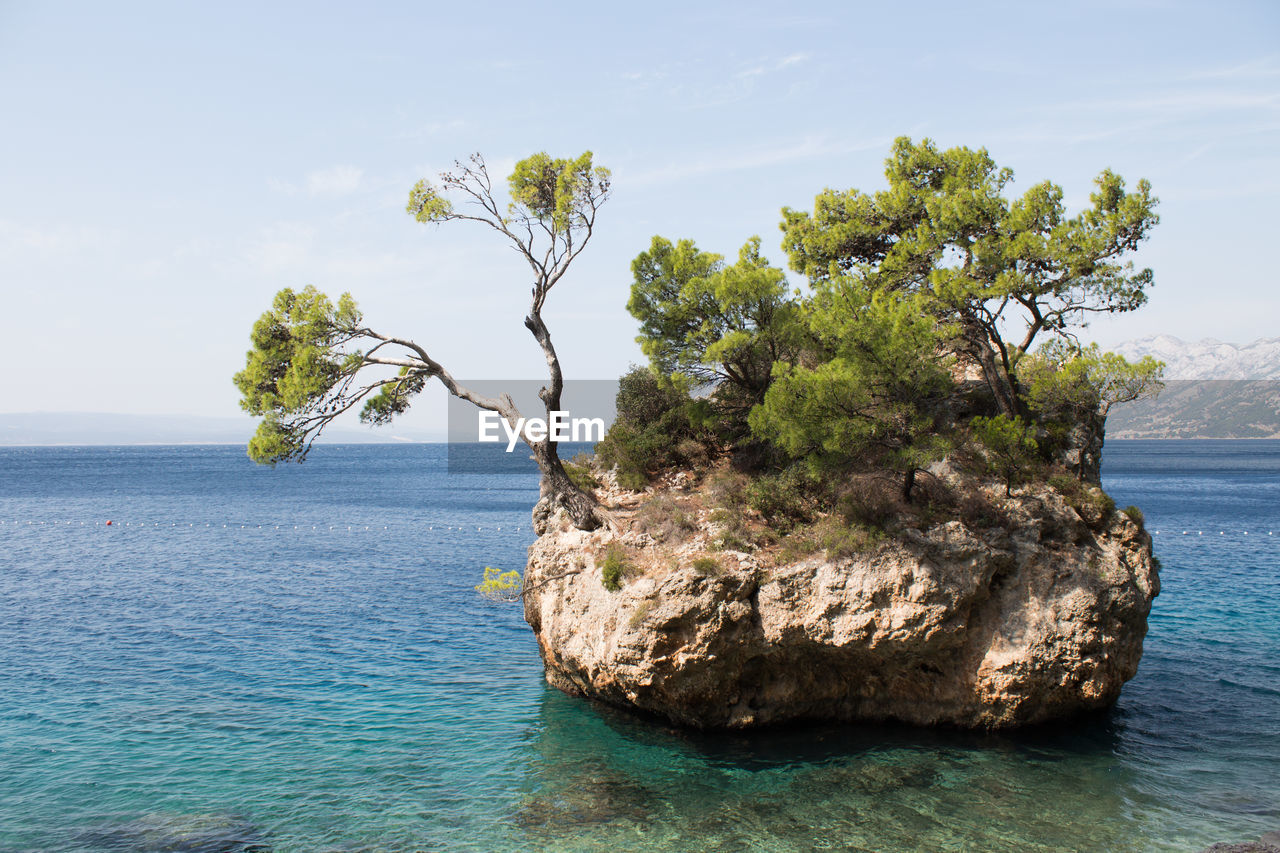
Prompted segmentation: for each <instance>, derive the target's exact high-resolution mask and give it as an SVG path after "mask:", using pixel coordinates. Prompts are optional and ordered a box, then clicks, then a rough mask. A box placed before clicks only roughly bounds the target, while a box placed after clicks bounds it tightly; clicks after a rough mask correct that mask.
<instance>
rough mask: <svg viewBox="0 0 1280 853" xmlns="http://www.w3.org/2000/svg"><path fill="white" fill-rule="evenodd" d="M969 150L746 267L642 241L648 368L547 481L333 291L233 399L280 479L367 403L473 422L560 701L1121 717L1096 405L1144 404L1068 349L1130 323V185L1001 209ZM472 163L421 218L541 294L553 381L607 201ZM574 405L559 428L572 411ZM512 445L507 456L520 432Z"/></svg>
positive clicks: (380, 409)
mask: <svg viewBox="0 0 1280 853" xmlns="http://www.w3.org/2000/svg"><path fill="white" fill-rule="evenodd" d="M1012 176H1013V173H1012V171H1011V170H1009V169H1007V168H1000V167H998V166H997V165H996V164H995V162H994V161H993V160H992V159H991V157H990V156H989V155H988V154H987V152H986V151H985V150H981V149H979V150H976V151H975V150H971V149H968V148H951V149H946V150H943V149H940V148H938V147H937V146H936V145H935V144H934V143H933V142H931V141H930V140H927V139H926V140H922V141H921V142H919V143H916V142H913V141H912V140H910V139H908V138H905V137H903V138H900V139H898V140H896V141H895V142H894V144H893V147H892V149H891V151H890V155H889V157H888V159H887V160H886V161H885V178H886V181H887V188H886V189H883V190H879V191H876V192H872V193H865V192H862V191H860V190H856V189H851V190H848V191H844V192H839V191H835V190H830V189H828V190H824V191H823V192H822V193H821V194H819V195H818V196H817V198H816V200H815V203H814V207H813V211H812V212H811V213H810V212H807V211H797V210H793V209H790V208H783V210H782V223H781V228H782V232H783V242H782V248H783V250H784V251H785V252H786V254H787V258H788V262H789V266H790V267H791V269H792V270H793V271H794V272H796V273H799V274H801V275H803V276H804V279H805V281H806V282H807V286H806V287H805V288H801V289H797V288H793V287H792V286H791V285H790V284H788V282H787V278H786V272H785V271H784V270H782V269H780V268H778V267H775V266H772V265H771V264H770V263H769V261H768V260H767V259H766V258H765V257H764V256H763V254H762V251H761V245H762V242H761V240H760V238H759V237H752V238H750V239H748V240H747V241H746V243H745V244H744V245H743V246H742V248H741V250H740V252H739V254H738V259H737V261H736V263H732V264H728V263H726V262H725V260H724V259H723V258H722V257H721V256H720V255H717V254H714V253H710V252H705V251H702V250H701V249H699V248H698V247H697V246H696V245H695V244H694V242H693V241H692V240H678V241H675V242H672V241H669V240H666V239H664V238H662V237H660V236H658V237H654V238H653V240H652V244H651V246H650V248H649V249H648V250H647V251H645V252H642V253H641V254H640V255H639V256H638V257H637V258H636V259H635V260H634V261H633V262H632V266H631V269H632V273H633V276H634V279H633V284H632V287H631V294H630V299H629V301H628V303H627V309H628V311H630V313H631V314H632V315H633V316H634V317H635V318H636V319H637V321H638V322H639V327H640V329H639V332H640V333H639V336H638V338H637V340H638V341H639V342H640V344H641V347H642V349H643V351H644V353H645V355H646V356H647V357H648V360H649V364H648V365H646V366H644V367H638V368H636V369H634V370H632V371H631V372H630V373H628V374H627V375H626V376H624V377H622V380H621V382H620V386H619V391H618V395H617V415H618V417H617V420H616V421H615V422H614V424H613V426H612V427H611V428H610V430H609V432H608V434H607V435H606V436H605V437H604V440H603V441H601V442H600V443H599V444H598V445H597V447H596V451H597V452H596V457H595V458H594V459H592V460H586V461H579V462H576V463H565V462H564V461H563V460H562V459H561V458H560V456H559V450H558V447H557V444H556V441H555V439H554V438H553V437H552V436H551V435H550V434H549V433H548V432H547V431H545V430H544V431H542V432H540V433H537V434H535V433H534V432H533V430H532V429H528V428H526V427H525V426H524V425H526V424H527V423H529V422H530V421H529V420H528V419H526V418H525V417H524V413H522V412H521V411H520V409H519V408H518V407H517V406H516V403H515V401H514V400H513V398H512V397H511V395H510V394H509V393H499V394H496V395H494V396H489V395H486V394H483V393H480V392H479V391H478V390H477V389H475V388H471V387H468V386H467V385H465V384H463V383H460V382H459V381H458V380H457V379H455V377H454V376H453V375H452V374H451V373H450V372H449V371H448V370H447V369H446V368H445V367H444V365H443V364H442V363H441V362H439V361H437V360H436V359H435V358H433V357H432V356H431V354H430V353H429V352H428V350H427V348H426V347H425V346H423V345H421V344H419V343H417V342H415V341H414V340H412V339H409V338H405V337H401V336H399V335H394V334H388V333H386V332H383V331H379V330H376V329H374V328H372V327H371V326H368V325H366V323H365V321H364V318H363V315H362V314H361V312H360V311H359V309H358V308H357V306H356V303H355V300H354V299H353V298H352V297H351V296H350V294H343V295H342V296H340V297H339V298H338V299H337V300H336V301H334V300H331V299H329V297H327V296H326V295H325V294H323V293H321V292H319V291H318V290H316V289H314V288H311V287H308V288H306V289H304V290H302V291H300V292H295V291H293V290H292V289H289V288H286V289H284V290H282V291H280V292H279V293H278V294H277V295H276V298H275V300H274V301H273V303H272V307H271V309H270V310H268V311H267V312H265V313H264V314H263V315H262V316H261V317H260V318H259V319H258V321H257V322H256V323H255V325H254V329H253V334H252V342H253V348H252V349H251V350H250V351H249V352H248V353H247V355H246V362H245V368H244V370H242V371H241V372H239V373H237V374H236V376H235V382H236V385H237V387H238V388H239V389H240V391H241V394H242V401H241V402H242V405H243V407H244V408H245V409H246V410H247V411H249V412H251V413H253V414H255V415H260V416H262V421H261V422H260V423H259V426H258V431H257V433H256V434H255V436H254V438H253V439H252V440H251V441H250V443H249V454H250V456H251V457H252V458H254V459H255V460H257V461H259V462H263V463H266V464H275V463H277V462H279V461H284V460H290V459H298V460H300V459H302V458H304V457H305V456H306V454H307V452H308V450H309V449H310V447H311V446H312V442H313V441H314V440H315V438H316V436H317V435H319V433H320V431H321V430H322V429H323V428H324V427H325V426H326V425H328V424H329V423H330V422H331V421H332V420H333V419H334V418H336V417H338V416H339V415H341V414H342V413H343V412H346V411H349V410H351V409H353V408H354V407H356V406H360V407H361V408H360V412H361V417H362V419H364V420H366V421H368V422H372V423H387V422H389V421H391V420H393V419H394V418H396V417H398V416H399V415H400V414H402V413H403V412H405V411H406V410H407V409H408V408H409V406H410V405H411V402H412V400H413V399H414V398H415V397H416V396H417V395H418V394H419V393H420V392H421V391H422V390H423V389H424V388H425V387H426V385H427V383H428V382H429V381H431V380H439V381H440V382H441V384H442V385H443V386H444V387H445V388H446V389H447V390H448V391H449V393H450V394H451V395H453V396H454V397H456V398H458V399H461V400H465V401H467V402H469V403H471V404H473V405H475V406H476V407H478V408H479V409H480V410H482V412H483V413H492V415H493V419H494V420H495V421H501V422H503V423H504V424H505V426H506V427H507V428H508V433H509V434H510V435H512V436H513V437H514V436H515V435H517V434H519V435H520V436H521V438H523V440H524V443H525V444H526V445H527V446H528V448H529V450H530V452H531V455H532V458H533V459H534V461H535V462H536V463H537V465H538V468H539V472H540V474H541V484H540V497H539V500H538V502H537V505H536V506H535V508H534V513H533V515H534V528H535V529H536V530H537V532H538V533H539V539H538V541H537V542H536V543H535V544H534V545H533V547H532V548H531V550H530V553H529V562H528V567H527V571H526V573H525V575H524V577H523V579H522V580H516V581H514V582H513V580H512V578H514V577H515V576H517V575H518V573H516V572H510V573H508V574H507V575H504V574H502V573H500V572H498V571H497V570H494V569H492V568H490V569H489V570H487V571H486V580H485V581H484V583H482V584H481V587H479V588H480V589H481V591H482V592H486V591H488V589H489V587H490V586H493V587H495V588H498V589H500V590H502V591H503V592H504V593H506V594H510V595H518V596H519V597H521V598H522V599H523V601H524V607H525V614H526V617H527V619H528V622H529V624H530V625H531V626H532V627H533V629H534V632H535V634H536V635H537V639H538V643H539V646H540V648H541V650H542V656H543V661H544V663H545V664H546V671H547V676H548V678H549V680H550V681H551V683H553V684H555V685H556V686H558V687H560V688H562V689H565V690H567V691H569V692H573V693H581V694H584V695H589V696H593V697H596V698H599V699H601V700H603V701H607V702H611V703H614V704H617V705H621V706H624V707H629V708H634V709H637V710H642V711H646V712H652V713H656V714H660V715H662V716H665V717H667V718H669V719H671V720H673V721H675V722H678V723H682V724H687V725H692V726H700V727H743V726H751V725H759V724H767V723H780V722H785V721H789V720H855V719H871V720H901V721H906V722H911V723H921V724H938V723H946V724H953V725H960V726H974V727H1001V726H1011V725H1020V724H1027V723H1035V722H1041V721H1045V720H1050V719H1054V718H1059V717H1063V716H1066V715H1069V714H1073V713H1076V712H1079V711H1083V710H1088V709H1094V708H1099V707H1103V706H1105V705H1106V704H1108V703H1109V702H1112V701H1113V700H1114V699H1115V698H1116V696H1117V694H1118V692H1119V690H1120V687H1121V685H1122V684H1123V683H1124V682H1125V680H1126V679H1128V678H1131V677H1132V676H1133V674H1134V673H1135V671H1136V669H1137V665H1138V660H1139V658H1140V656H1141V649H1142V639H1143V636H1144V634H1145V631H1146V616H1147V613H1148V611H1149V609H1150V606H1151V600H1152V597H1153V596H1155V595H1156V593H1157V590H1158V582H1157V578H1156V571H1155V567H1156V564H1155V562H1154V559H1153V557H1152V554H1151V540H1150V538H1149V537H1148V536H1147V534H1146V533H1145V532H1144V530H1143V527H1142V516H1141V512H1140V511H1139V510H1138V509H1137V508H1134V507H1131V508H1129V509H1128V510H1126V511H1123V512H1117V511H1116V509H1115V507H1114V505H1112V503H1111V500H1110V498H1108V497H1107V496H1106V495H1105V494H1103V493H1102V491H1101V489H1100V487H1099V485H1098V483H1099V460H1100V453H1101V448H1102V442H1103V437H1104V431H1105V423H1106V416H1107V413H1108V411H1109V409H1110V408H1111V407H1112V406H1113V405H1115V404H1116V403H1120V402H1125V401H1131V400H1135V399H1138V398H1141V397H1144V396H1148V395H1150V394H1151V393H1154V392H1155V391H1156V390H1158V388H1159V387H1160V383H1159V378H1160V371H1161V364H1160V363H1159V362H1157V361H1156V360H1155V359H1153V358H1150V357H1147V358H1143V359H1142V360H1141V361H1138V362H1136V363H1134V362H1129V361H1127V360H1125V359H1124V358H1123V357H1122V356H1120V355H1117V354H1114V353H1106V352H1102V351H1101V350H1099V349H1098V347H1097V346H1096V345H1094V346H1084V345H1082V343H1081V342H1080V340H1079V336H1078V333H1079V331H1080V329H1081V328H1082V327H1083V326H1084V325H1085V322H1086V320H1087V318H1089V317H1091V316H1093V315H1095V314H1099V313H1104V314H1105V313H1122V312H1127V311H1132V310H1135V309H1137V308H1139V307H1141V306H1142V305H1143V304H1144V303H1145V301H1146V288H1147V287H1148V286H1149V285H1150V284H1151V282H1152V272H1151V270H1149V269H1143V270H1135V269H1134V268H1133V265H1132V263H1131V262H1130V261H1129V260H1128V259H1127V256H1128V255H1129V253H1130V252H1132V251H1133V250H1134V249H1135V248H1136V247H1137V246H1138V244H1139V243H1140V242H1141V241H1142V240H1144V239H1145V238H1146V236H1147V233H1148V232H1149V230H1150V229H1151V228H1152V227H1153V226H1154V225H1155V224H1156V223H1157V221H1158V217H1157V216H1156V214H1155V212H1154V208H1155V206H1156V203H1157V201H1156V199H1155V198H1154V197H1153V196H1152V195H1151V188H1150V185H1149V184H1148V183H1147V182H1146V181H1139V182H1138V183H1137V185H1136V186H1135V187H1134V188H1133V189H1132V190H1129V189H1127V188H1126V186H1125V182H1124V180H1123V179H1122V178H1121V177H1120V176H1119V175H1117V174H1115V173H1113V172H1111V171H1110V170H1105V171H1103V172H1102V173H1101V174H1099V175H1098V177H1097V178H1096V179H1095V181H1094V192H1093V193H1092V194H1091V195H1090V205H1089V206H1088V207H1086V208H1085V209H1084V210H1083V211H1081V212H1079V213H1077V214H1076V215H1074V216H1071V215H1068V214H1067V212H1066V210H1065V207H1064V204H1063V197H1064V195H1063V191H1062V188H1061V187H1058V186H1056V185H1055V184H1052V183H1050V182H1048V181H1045V182H1043V183H1040V184H1036V185H1034V186H1031V187H1030V188H1028V189H1027V191H1026V192H1025V193H1024V194H1023V195H1022V196H1021V197H1018V198H1014V199H1009V198H1006V197H1005V196H1004V195H1003V192H1004V189H1005V187H1006V186H1007V184H1008V183H1009V182H1010V180H1011V179H1012ZM495 186H496V185H495V183H494V181H493V180H492V178H491V176H490V175H489V172H488V169H487V166H486V164H485V162H484V159H483V158H482V157H481V156H480V155H478V154H477V155H473V156H472V157H471V158H469V159H468V160H467V161H465V162H458V163H455V165H454V169H452V170H450V171H447V172H444V173H441V175H440V177H439V180H438V182H432V181H430V180H426V179H424V180H422V181H419V182H418V183H417V184H416V185H415V186H414V188H413V189H412V190H411V191H410V194H409V203H408V205H407V209H408V212H409V213H410V214H412V215H413V216H414V218H415V219H417V220H418V221H420V222H423V223H430V224H444V223H451V222H458V221H466V222H473V223H481V224H484V225H486V226H487V227H488V228H490V229H492V230H493V231H494V232H496V233H497V234H499V235H500V236H501V237H502V238H504V239H505V240H506V241H507V242H508V243H509V244H510V245H511V246H512V247H514V248H515V249H516V250H517V251H518V252H519V254H520V256H521V257H523V258H524V259H525V261H526V262H527V264H528V266H529V272H530V273H531V275H532V280H533V282H532V283H533V286H532V288H531V291H530V294H531V301H530V303H529V310H528V313H527V314H526V316H525V318H524V326H525V328H526V329H527V330H528V331H529V333H530V334H531V335H532V336H533V338H534V340H535V341H536V343H537V345H538V347H539V350H540V351H541V354H542V356H543V358H544V360H545V362H546V367H547V382H546V384H545V385H544V386H543V387H542V389H541V390H540V392H539V394H538V397H539V401H540V403H541V404H542V408H543V409H544V411H545V415H546V417H545V418H541V419H536V420H539V421H540V422H541V423H543V424H549V423H552V422H555V419H556V418H558V417H560V416H561V415H564V414H566V413H565V412H564V411H563V406H562V401H563V391H564V386H565V377H564V373H563V370H562V366H561V363H560V357H559V355H558V353H557V350H556V348H555V345H554V344H553V341H552V335H551V331H550V328H549V327H548V325H547V323H546V320H545V317H544V315H543V311H544V307H545V305H546V300H547V298H548V296H549V294H550V292H551V290H552V288H553V287H555V286H556V285H557V283H558V282H560V281H561V280H562V279H563V277H564V276H565V274H566V273H567V271H568V269H569V266H570V265H571V264H572V262H573V261H574V259H575V258H576V257H577V256H578V255H579V254H580V253H581V252H582V250H583V249H584V247H585V246H586V245H587V243H588V241H589V240H590V239H591V236H592V235H593V234H594V232H595V227H596V218H597V214H598V212H599V211H600V209H601V207H602V205H603V204H604V203H605V202H606V201H607V199H608V198H609V196H610V194H611V192H612V179H611V176H610V173H609V171H608V170H607V169H605V168H603V167H599V166H596V165H595V164H594V162H593V159H592V155H591V152H589V151H588V152H584V153H583V154H582V155H580V156H578V157H576V158H552V157H550V156H548V155H547V154H546V153H545V152H539V153H537V154H535V155H533V156H531V157H528V158H526V159H524V160H521V161H519V162H518V163H516V164H515V169H514V171H513V172H512V173H511V175H510V176H509V177H508V180H507V190H508V195H509V201H508V202H507V203H505V204H504V203H502V202H500V201H499V200H498V198H497V197H496V196H495V192H497V190H495ZM579 414H581V413H579ZM512 443H513V444H514V438H513V440H512Z"/></svg>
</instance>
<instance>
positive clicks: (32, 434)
mask: <svg viewBox="0 0 1280 853" xmlns="http://www.w3.org/2000/svg"><path fill="white" fill-rule="evenodd" d="M255 427H256V421H255V420H254V419H252V418H250V417H248V416H245V417H241V418H218V417H201V416H197V415H128V414H119V413H103V412H20V413H10V414H0V446H3V447H103V446H108V447H110V446H132V445H170V446H172V445H199V444H207V445H214V444H238V445H245V444H247V443H248V442H249V437H250V436H252V435H253V430H254V428H255ZM443 440H444V433H443V431H440V432H439V433H432V432H429V431H426V430H423V431H409V430H397V429H394V428H391V429H387V428H383V429H373V428H369V429H358V428H357V429H351V428H342V427H336V428H334V429H333V430H330V431H326V433H325V435H324V437H323V439H322V441H324V442H325V443H327V444H400V443H420V442H429V441H443Z"/></svg>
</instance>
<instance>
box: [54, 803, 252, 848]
mask: <svg viewBox="0 0 1280 853" xmlns="http://www.w3.org/2000/svg"><path fill="white" fill-rule="evenodd" d="M77 841H78V842H79V843H80V844H82V845H85V846H88V847H90V848H91V849H94V850H103V851H108V850H110V851H120V853H270V851H271V845H270V843H269V841H268V839H267V837H266V834H265V833H264V832H263V830H262V829H261V828H259V827H257V826H255V825H254V824H252V823H251V822H249V821H248V820H246V819H245V818H243V817H241V816H239V815H235V814H226V813H207V814H149V815H146V816H144V817H140V818H138V819H137V820H131V821H128V822H124V823H114V824H106V825H102V826H98V827H95V828H93V829H91V830H88V831H86V832H84V833H82V834H81V835H80V836H79V838H78V839H77Z"/></svg>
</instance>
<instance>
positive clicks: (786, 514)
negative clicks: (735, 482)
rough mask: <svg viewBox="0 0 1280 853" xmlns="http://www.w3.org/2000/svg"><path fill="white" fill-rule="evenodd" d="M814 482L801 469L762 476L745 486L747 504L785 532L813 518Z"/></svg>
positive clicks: (800, 467) (795, 468)
mask: <svg viewBox="0 0 1280 853" xmlns="http://www.w3.org/2000/svg"><path fill="white" fill-rule="evenodd" d="M814 492H815V483H814V481H813V479H812V478H811V477H810V476H809V475H808V473H807V472H806V471H805V469H804V468H803V466H799V465H793V466H792V467H790V468H787V469H786V470H784V471H782V472H781V473H778V474H765V475H763V476H760V477H756V478H755V479H753V480H751V481H750V482H749V483H748V484H747V487H746V501H747V505H748V506H750V507H751V508H752V509H754V510H755V511H756V512H758V513H760V515H761V516H762V517H763V518H764V520H765V521H766V522H768V524H769V526H771V527H774V528H777V529H778V530H780V531H782V532H786V531H787V530H788V529H790V528H791V527H794V526H795V525H797V524H804V523H806V522H808V521H810V520H811V519H812V518H813V502H814Z"/></svg>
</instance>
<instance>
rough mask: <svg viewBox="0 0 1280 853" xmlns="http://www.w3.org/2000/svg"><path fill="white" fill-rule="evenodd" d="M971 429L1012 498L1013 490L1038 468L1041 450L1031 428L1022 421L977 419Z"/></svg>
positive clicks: (1015, 419)
mask: <svg viewBox="0 0 1280 853" xmlns="http://www.w3.org/2000/svg"><path fill="white" fill-rule="evenodd" d="M969 428H970V429H971V430H972V431H973V436H974V438H976V439H977V440H978V442H979V443H980V444H981V445H982V448H983V451H984V453H985V455H986V458H987V466H988V468H989V469H990V471H991V473H993V474H996V475H997V476H999V477H1000V478H1001V479H1002V480H1004V496H1005V497H1006V498H1007V497H1009V496H1010V495H1011V494H1012V493H1013V487H1014V486H1015V485H1017V484H1018V483H1021V482H1025V480H1026V478H1027V475H1028V473H1029V472H1030V471H1031V470H1032V469H1033V468H1034V467H1035V464H1036V450H1037V449H1038V446H1037V445H1036V440H1035V437H1034V436H1033V435H1032V426H1031V424H1029V423H1027V422H1026V421H1024V420H1022V418H1011V417H1009V416H1007V415H996V416H995V417H993V418H986V417H976V418H974V419H973V420H971V421H970V422H969Z"/></svg>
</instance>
